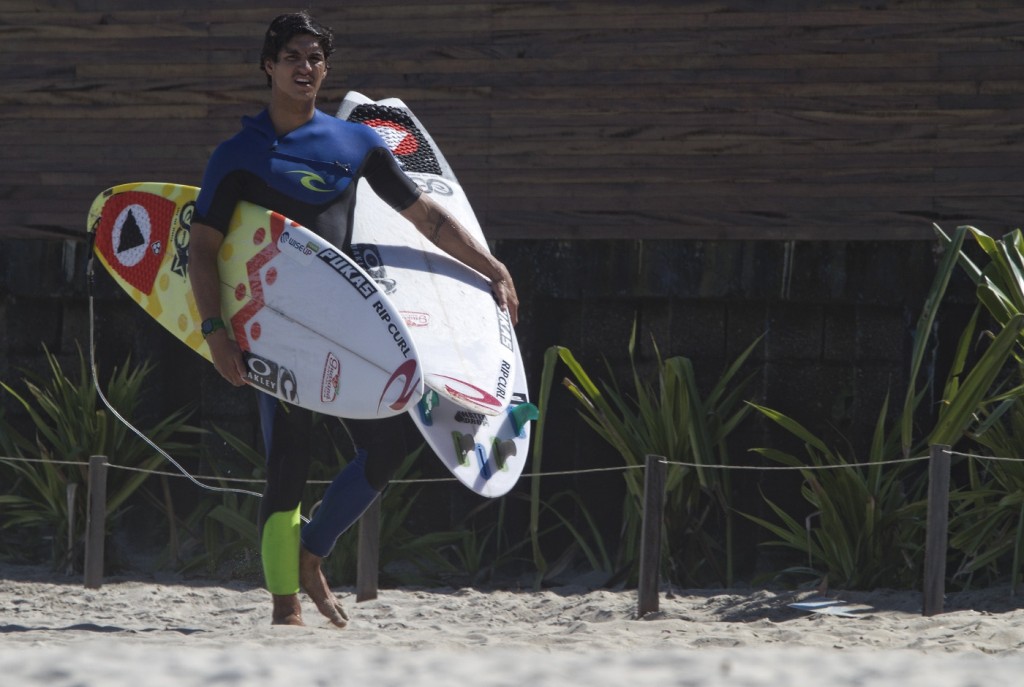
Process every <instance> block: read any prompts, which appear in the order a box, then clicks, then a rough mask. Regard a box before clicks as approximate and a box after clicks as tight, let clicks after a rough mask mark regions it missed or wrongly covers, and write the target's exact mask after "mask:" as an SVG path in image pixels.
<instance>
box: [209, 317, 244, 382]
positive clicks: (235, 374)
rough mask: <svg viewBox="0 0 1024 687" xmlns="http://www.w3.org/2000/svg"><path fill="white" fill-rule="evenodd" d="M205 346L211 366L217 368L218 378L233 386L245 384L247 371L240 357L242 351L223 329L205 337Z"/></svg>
mask: <svg viewBox="0 0 1024 687" xmlns="http://www.w3.org/2000/svg"><path fill="white" fill-rule="evenodd" d="M206 344H207V345H208V346H209V347H210V356H211V357H212V358H213V366H214V367H216V368H217V372H219V373H220V376H221V377H223V378H224V379H226V380H227V381H228V382H229V383H230V384H234V385H235V386H242V385H243V384H245V373H246V371H247V370H246V366H245V359H244V358H243V357H242V349H240V348H239V347H238V344H237V343H235V341H234V340H233V339H231V338H229V337H228V333H227V332H226V331H225V330H223V329H218V330H217V331H215V332H213V333H212V334H210V335H209V336H208V337H206Z"/></svg>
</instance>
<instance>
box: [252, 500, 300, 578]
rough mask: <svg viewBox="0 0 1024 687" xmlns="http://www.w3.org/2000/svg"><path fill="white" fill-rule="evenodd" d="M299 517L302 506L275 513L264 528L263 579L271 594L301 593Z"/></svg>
mask: <svg viewBox="0 0 1024 687" xmlns="http://www.w3.org/2000/svg"><path fill="white" fill-rule="evenodd" d="M300 522H301V519H300V518H299V509H298V507H296V508H295V510H291V511H281V512H278V513H273V514H271V516H270V517H269V518H267V521H266V523H264V525H263V536H262V537H261V538H260V558H261V559H262V561H263V577H264V578H265V579H266V581H267V589H269V590H270V593H271V594H277V595H285V594H298V593H299V531H300V526H299V523H300Z"/></svg>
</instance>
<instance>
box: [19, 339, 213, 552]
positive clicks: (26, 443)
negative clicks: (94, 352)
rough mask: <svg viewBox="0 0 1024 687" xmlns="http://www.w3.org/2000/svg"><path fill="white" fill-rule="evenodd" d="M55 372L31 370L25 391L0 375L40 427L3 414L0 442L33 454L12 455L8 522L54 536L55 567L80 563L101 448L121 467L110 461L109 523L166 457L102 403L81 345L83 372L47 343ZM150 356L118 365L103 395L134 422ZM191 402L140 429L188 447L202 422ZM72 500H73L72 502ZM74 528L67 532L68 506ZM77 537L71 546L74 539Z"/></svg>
mask: <svg viewBox="0 0 1024 687" xmlns="http://www.w3.org/2000/svg"><path fill="white" fill-rule="evenodd" d="M44 353H45V356H46V361H47V364H48V368H49V376H40V375H34V374H30V373H27V372H26V373H25V377H24V378H23V379H22V382H23V384H24V386H25V388H26V390H27V393H25V394H22V393H19V392H18V391H17V390H16V389H15V388H14V386H12V385H10V384H7V383H0V388H2V389H3V390H4V392H6V393H7V394H10V395H11V396H12V397H13V398H14V399H15V400H16V401H17V402H18V404H19V405H20V406H21V407H22V408H23V409H24V410H25V412H26V413H27V415H28V417H29V418H30V419H31V421H32V423H33V425H34V427H35V433H34V435H33V436H25V435H23V434H22V433H20V432H19V431H18V430H17V429H16V428H15V427H14V426H13V425H12V424H11V423H10V422H8V421H6V420H4V419H3V418H0V450H2V451H3V452H4V454H5V455H8V456H11V457H15V458H23V459H27V460H26V461H25V462H19V461H14V462H11V463H9V464H8V465H9V469H10V471H11V472H12V473H13V479H12V480H11V481H9V482H7V484H9V488H7V489H5V491H6V493H5V494H3V495H2V496H0V506H2V508H3V511H4V518H3V524H2V526H3V527H5V528H11V527H17V528H29V529H31V530H34V531H36V532H38V533H39V534H40V535H41V536H44V537H48V538H51V539H52V550H51V556H50V558H51V561H52V563H53V565H54V566H55V567H59V568H66V567H69V566H71V567H77V568H80V567H81V561H80V558H81V542H82V535H83V533H84V529H85V524H86V517H85V516H86V506H87V504H86V498H85V495H86V488H87V475H88V468H87V463H88V460H89V457H90V456H93V455H102V456H106V457H107V460H108V461H109V462H110V463H111V464H113V465H115V466H117V467H123V468H133V469H135V470H134V471H127V470H118V469H112V470H109V471H108V477H107V518H106V522H107V528H108V533H109V531H110V530H111V529H112V528H114V527H115V526H116V525H117V522H118V519H119V518H120V517H121V516H122V515H123V513H124V511H125V508H126V507H127V504H128V500H129V498H130V497H131V496H132V495H133V494H134V493H135V492H136V491H137V490H138V489H139V488H140V487H141V486H142V485H143V483H144V482H146V480H147V479H148V478H149V476H150V475H149V474H147V471H148V470H152V469H153V468H154V467H155V466H156V465H157V464H158V463H159V462H160V460H161V459H160V457H159V456H158V455H156V454H155V452H154V451H153V449H152V448H151V447H150V446H149V445H147V444H146V443H145V442H144V441H143V440H142V439H140V438H139V437H138V436H137V435H136V434H135V433H134V432H132V431H131V429H129V427H128V426H126V425H125V424H124V423H123V422H121V420H119V419H117V418H116V417H115V416H114V415H113V414H112V413H111V412H110V411H109V410H108V409H107V408H105V407H101V406H100V402H99V399H98V395H97V393H96V389H95V388H94V385H93V380H92V377H91V375H90V374H89V369H88V367H87V365H86V362H85V358H84V356H83V354H82V350H81V348H80V347H79V349H78V362H79V365H78V374H77V378H72V377H69V376H68V374H66V373H65V372H64V370H63V369H62V367H61V365H60V362H59V361H58V360H57V358H56V356H54V355H53V354H52V353H50V351H49V350H47V349H46V348H45V347H44ZM152 369H153V368H152V365H151V364H150V363H149V362H146V363H143V364H142V365H133V364H132V362H131V358H130V357H129V358H128V359H126V360H125V362H124V364H123V365H122V366H120V367H116V368H114V370H113V372H112V373H111V375H110V378H109V380H108V382H107V385H106V390H105V393H104V395H105V396H106V397H107V399H108V400H109V402H110V404H111V405H112V406H113V407H114V408H115V409H116V410H117V411H118V412H119V413H120V414H122V415H123V416H124V417H125V418H126V419H127V420H128V421H129V422H134V421H135V420H136V419H137V414H138V413H137V410H138V408H139V405H140V402H141V400H142V397H143V394H144V392H145V389H146V387H147V383H148V382H147V378H148V376H149V374H150V373H151V372H152ZM190 415H191V410H189V409H187V408H182V409H179V410H177V411H174V412H173V413H171V414H170V415H168V416H167V417H165V418H164V419H162V420H160V421H158V422H156V423H155V424H151V425H148V426H145V427H144V428H143V429H142V431H143V433H144V434H145V435H147V436H148V437H150V438H151V439H153V440H154V441H156V442H159V443H160V444H161V445H163V446H165V447H167V448H169V449H172V450H175V451H178V452H180V453H186V452H188V451H190V450H191V447H192V444H190V443H183V442H182V441H181V439H182V438H184V437H186V436H187V435H190V434H191V435H195V434H198V433H199V432H200V431H201V430H199V429H198V428H196V427H193V426H191V425H188V424H187V420H188V418H189V416H190ZM69 485H81V488H80V489H78V490H76V491H77V497H76V498H74V499H69V497H68V486H69ZM69 500H70V505H69ZM70 511H73V517H71V518H70V521H71V522H73V523H74V525H73V526H74V531H72V532H70V537H69V532H68V523H69V512H70ZM69 540H70V541H71V544H70V546H69V544H68V542H69Z"/></svg>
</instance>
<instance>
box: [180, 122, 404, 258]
mask: <svg viewBox="0 0 1024 687" xmlns="http://www.w3.org/2000/svg"><path fill="white" fill-rule="evenodd" d="M360 177H365V178H366V179H367V181H368V182H369V183H370V184H371V185H372V186H373V188H374V190H375V191H377V193H378V195H380V196H381V197H382V198H384V200H385V201H387V202H388V203H390V204H391V205H392V206H393V207H395V208H396V209H398V210H401V209H404V208H405V207H408V206H409V205H411V204H412V202H414V201H415V200H416V198H417V197H418V196H419V190H418V189H417V188H416V185H415V184H414V183H413V182H412V181H411V180H409V179H408V178H407V177H406V176H405V174H403V173H402V171H401V169H400V168H399V166H398V163H397V162H395V159H394V156H393V155H391V152H390V151H389V150H388V148H387V146H386V145H385V143H384V142H383V141H382V140H381V138H380V136H378V135H377V133H376V132H375V131H373V130H372V129H370V128H369V127H366V126H363V125H359V124H354V123H352V122H346V121H343V120H340V119H337V118H335V117H331V116H329V115H326V114H324V113H322V112H320V111H317V112H316V113H315V114H314V117H313V119H312V120H310V121H309V122H308V123H307V124H304V125H303V126H301V127H299V128H298V129H296V130H294V131H292V132H289V133H287V134H285V135H284V136H280V137H279V136H277V135H276V133H275V132H274V128H273V124H272V123H271V120H270V116H269V114H268V112H267V111H266V110H264V111H263V112H262V113H260V114H259V115H257V116H256V117H252V118H246V119H244V120H243V128H242V130H241V131H240V132H239V133H238V134H236V135H235V136H233V137H232V138H230V139H228V140H227V141H225V142H224V143H222V144H221V145H220V146H218V147H217V149H216V150H215V151H214V154H213V155H212V156H211V158H210V162H209V164H208V165H207V168H206V173H205V174H204V176H203V183H202V188H201V190H200V193H199V198H198V199H197V200H196V221H199V222H202V223H204V224H208V225H209V226H212V227H214V228H215V229H217V230H219V231H225V232H226V231H227V227H228V223H229V222H230V220H231V215H232V214H233V213H234V210H235V206H236V205H237V204H238V201H241V200H246V201H249V202H251V203H255V204H257V205H261V206H263V207H266V208H269V209H270V210H273V211H275V212H278V213H280V214H282V215H284V216H286V217H288V218H289V219H292V220H294V221H296V222H299V223H300V224H302V225H304V226H306V227H308V228H309V229H311V230H313V231H314V232H316V233H317V234H320V235H321V236H323V237H324V238H326V239H328V240H329V241H331V242H332V243H334V244H335V245H336V246H339V247H344V244H345V243H346V240H347V237H348V231H349V227H350V225H351V218H352V212H353V207H354V199H355V183H354V182H355V181H356V179H358V178H360Z"/></svg>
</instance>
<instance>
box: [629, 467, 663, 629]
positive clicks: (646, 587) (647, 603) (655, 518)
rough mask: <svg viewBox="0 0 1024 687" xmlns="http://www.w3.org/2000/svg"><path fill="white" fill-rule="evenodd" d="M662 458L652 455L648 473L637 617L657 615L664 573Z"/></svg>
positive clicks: (641, 536) (645, 491) (641, 542)
mask: <svg viewBox="0 0 1024 687" xmlns="http://www.w3.org/2000/svg"><path fill="white" fill-rule="evenodd" d="M664 460H665V459H664V458H662V457H661V456H655V455H648V456H647V458H646V465H645V471H644V513H643V526H642V532H641V535H640V580H639V584H638V587H637V607H636V617H637V618H638V619H639V618H643V617H644V616H645V615H646V614H648V613H656V612H657V611H658V608H659V602H658V587H659V584H658V573H659V571H660V569H661V520H662V514H663V512H664V507H665V463H664Z"/></svg>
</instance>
